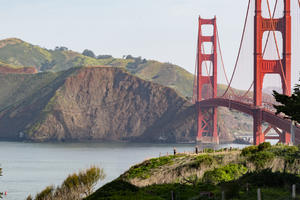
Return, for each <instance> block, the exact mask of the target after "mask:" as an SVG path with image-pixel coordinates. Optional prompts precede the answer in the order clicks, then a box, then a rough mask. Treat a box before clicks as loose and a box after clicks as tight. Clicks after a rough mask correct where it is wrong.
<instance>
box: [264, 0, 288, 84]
mask: <svg viewBox="0 0 300 200" xmlns="http://www.w3.org/2000/svg"><path fill="white" fill-rule="evenodd" d="M267 5H268V11H269V16H270V19H271V26H272V29H273V30H272V32H273V37H274V40H275V44H276V51H277V56H278V59H279V63H280V68H281V73H282V77H283V80H284V85H285V87H286V88H287V87H288V85H287V81H286V77H285V75H284V70H283V64H282V61H281V58H280V53H279V47H278V42H277V38H276V34H275V31H276V30H275V27H274V21H273V17H272V14H271V9H270V2H269V0H267Z"/></svg>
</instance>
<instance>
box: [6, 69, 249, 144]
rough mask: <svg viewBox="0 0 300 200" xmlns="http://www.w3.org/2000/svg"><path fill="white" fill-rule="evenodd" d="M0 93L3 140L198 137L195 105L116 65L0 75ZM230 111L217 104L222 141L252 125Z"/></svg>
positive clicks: (182, 139)
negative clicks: (115, 66) (218, 106)
mask: <svg viewBox="0 0 300 200" xmlns="http://www.w3.org/2000/svg"><path fill="white" fill-rule="evenodd" d="M0 92H1V94H2V95H1V96H0V107H1V110H0V130H1V132H0V139H1V140H31V141H86V140H93V141H97V140H98V141H99V140H101V141H103V140H109V141H132V142H133V141H134V142H168V143H172V142H193V141H195V137H196V136H195V134H196V125H195V119H196V109H195V107H194V105H192V104H191V103H189V101H187V100H186V99H185V98H182V97H181V96H180V95H178V94H177V93H176V92H175V91H174V90H173V89H171V88H168V87H164V86H161V85H159V84H156V83H152V82H149V81H145V80H142V79H140V78H138V77H136V76H133V75H130V74H129V73H128V72H126V71H125V70H124V69H120V68H112V67H101V66H99V67H78V68H71V69H69V70H67V71H61V72H45V73H37V74H0ZM228 112H229V111H227V110H226V109H222V108H220V115H219V119H220V123H219V133H220V139H221V141H222V142H226V141H227V142H229V141H232V140H233V139H234V138H233V137H232V133H233V132H236V131H239V130H243V129H248V128H251V126H250V127H248V125H247V123H246V124H245V122H243V121H244V120H246V119H247V116H246V115H243V114H239V117H234V116H232V115H231V114H230V113H228ZM236 116H238V113H237V114H236ZM241 127H242V129H241Z"/></svg>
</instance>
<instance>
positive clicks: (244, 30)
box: [222, 0, 251, 97]
mask: <svg viewBox="0 0 300 200" xmlns="http://www.w3.org/2000/svg"><path fill="white" fill-rule="evenodd" d="M250 4H251V0H249V1H248V8H247V13H246V18H245V22H244V28H243V34H242V38H241V43H240V47H239V51H238V56H237V59H236V61H235V66H234V70H233V73H232V76H231V79H230V82H229V85H228V87H227V89H226V90H225V92H224V94H223V95H222V97H224V96H225V94H226V93H227V92H228V90H229V88H230V86H231V83H232V80H233V77H234V75H235V72H236V68H237V64H238V61H239V58H240V55H241V50H242V46H243V41H244V37H245V32H246V25H247V21H248V16H249V10H250Z"/></svg>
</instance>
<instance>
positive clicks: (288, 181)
mask: <svg viewBox="0 0 300 200" xmlns="http://www.w3.org/2000/svg"><path fill="white" fill-rule="evenodd" d="M299 160H300V150H299V148H298V147H295V146H291V147H289V146H284V145H277V146H271V145H270V144H269V143H263V144H261V145H259V146H250V147H247V148H245V149H243V150H242V151H240V150H237V149H233V150H228V149H221V150H218V151H216V152H214V151H213V150H211V149H206V151H205V152H202V153H199V154H195V153H190V154H183V153H182V154H177V155H175V156H174V155H171V156H163V157H159V158H152V159H148V160H146V161H144V162H142V163H140V164H138V165H135V166H133V167H131V168H130V169H129V170H128V171H126V172H125V173H124V174H122V175H121V176H120V177H119V178H117V179H116V180H114V181H112V182H111V183H108V184H106V185H104V186H103V187H101V188H100V189H98V190H97V191H96V192H95V193H94V194H92V195H91V196H89V197H88V198H86V199H87V200H102V199H140V200H144V199H147V200H148V199H161V200H162V199H171V196H172V195H173V197H174V199H187V200H188V199H221V196H222V191H224V194H225V197H226V199H246V200H248V199H249V200H250V199H256V197H257V188H260V189H261V191H262V196H263V199H266V200H273V199H290V198H289V197H291V192H290V191H291V187H292V184H296V185H297V187H299V186H300V185H299V183H300V178H299V174H300V172H299V167H300V166H299ZM208 195H210V198H208ZM298 195H300V194H299V192H298ZM298 197H299V196H298Z"/></svg>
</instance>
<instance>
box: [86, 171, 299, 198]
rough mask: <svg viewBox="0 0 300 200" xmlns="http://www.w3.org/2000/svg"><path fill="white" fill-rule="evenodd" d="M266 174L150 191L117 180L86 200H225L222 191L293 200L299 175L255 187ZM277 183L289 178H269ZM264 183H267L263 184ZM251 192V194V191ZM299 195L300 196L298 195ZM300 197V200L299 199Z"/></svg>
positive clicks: (231, 194) (159, 186)
mask: <svg viewBox="0 0 300 200" xmlns="http://www.w3.org/2000/svg"><path fill="white" fill-rule="evenodd" d="M264 173H266V174H268V175H270V173H268V172H261V173H257V174H255V173H254V174H253V173H252V174H246V175H244V176H243V177H241V178H239V179H237V180H235V181H229V182H225V183H222V184H217V185H215V184H205V183H201V182H200V183H198V184H197V185H195V186H193V185H188V184H178V183H174V184H157V185H150V186H146V187H140V188H139V187H136V186H134V185H132V184H130V183H128V182H125V181H123V180H121V179H117V180H115V181H113V182H111V183H108V184H106V185H104V186H103V187H101V188H100V189H98V190H97V191H96V192H95V193H93V194H92V195H91V196H89V197H88V198H86V200H104V199H105V200H115V199H116V200H117V199H128V200H129V199H137V200H150V199H151V200H152V199H157V200H163V199H165V200H169V199H171V194H172V193H173V195H174V199H180V200H191V199H195V200H202V199H203V200H204V199H208V197H207V196H206V195H205V193H207V192H210V193H211V194H212V195H213V197H212V198H211V199H213V200H214V199H216V200H217V199H221V195H222V191H224V192H225V196H226V199H243V200H253V199H256V198H257V189H258V188H260V189H261V194H262V198H263V199H264V200H280V199H291V184H293V182H292V181H299V178H297V177H296V176H295V175H290V177H293V178H291V179H289V180H291V181H290V182H288V183H284V182H281V183H279V182H278V184H277V185H274V184H271V185H270V184H269V183H268V182H265V184H264V185H255V184H256V182H255V181H254V180H256V179H261V177H263V178H264V176H265V175H264ZM269 178H273V180H274V179H275V180H276V179H278V178H279V179H282V178H288V177H286V175H284V174H282V173H279V174H277V175H276V177H275V176H272V177H269ZM262 182H263V181H262ZM247 188H248V190H247ZM298 195H299V194H298ZM298 197H299V196H298Z"/></svg>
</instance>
